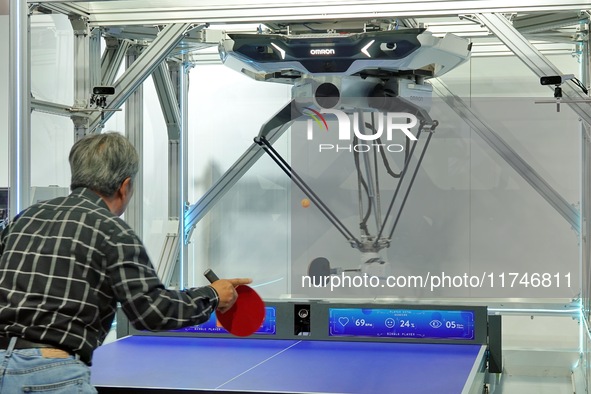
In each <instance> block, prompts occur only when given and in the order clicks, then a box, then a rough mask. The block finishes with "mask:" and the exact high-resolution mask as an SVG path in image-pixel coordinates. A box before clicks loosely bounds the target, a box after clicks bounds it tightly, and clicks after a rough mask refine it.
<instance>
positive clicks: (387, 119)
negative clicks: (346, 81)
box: [303, 107, 418, 153]
mask: <svg viewBox="0 0 591 394" xmlns="http://www.w3.org/2000/svg"><path fill="white" fill-rule="evenodd" d="M303 114H304V115H307V116H309V117H310V119H308V120H307V125H306V135H307V139H308V141H312V140H314V129H317V130H324V131H327V132H330V131H332V130H329V125H328V122H327V119H326V116H325V115H333V116H334V117H336V120H337V126H338V130H337V135H338V140H339V141H343V142H344V141H350V143H349V144H327V143H321V144H318V151H319V152H323V151H334V152H340V151H347V152H353V151H355V152H368V151H370V150H372V149H377V150H378V152H379V151H380V150H381V149H385V150H387V151H388V152H393V153H396V152H402V151H404V146H403V145H401V144H396V143H381V142H380V143H378V142H379V141H382V140H383V136H384V135H385V137H386V141H388V142H391V141H392V140H393V137H394V134H395V133H398V132H402V133H403V134H404V135H405V136H406V137H407V138H408V139H410V140H411V141H416V140H417V137H416V136H415V135H414V134H413V133H412V132H411V129H412V128H413V127H415V126H416V125H417V124H418V119H417V117H416V116H415V115H413V114H410V113H407V112H386V113H382V112H373V113H363V112H362V113H360V112H354V113H353V116H352V118H353V119H352V121H351V117H350V116H349V115H348V114H347V113H346V112H344V111H341V110H338V109H326V108H321V109H318V110H316V109H313V108H311V107H306V108H304V111H303ZM372 115H373V122H374V128H373V130H371V131H372V133H371V134H367V133H365V132H364V131H365V130H366V129H367V128H366V127H364V126H363V127H360V124H363V125H364V124H365V119H366V118H369V116H372ZM360 117H361V118H360ZM314 125H316V127H314ZM355 139H357V140H358V141H360V142H361V141H363V143H355V144H353V141H354V140H355Z"/></svg>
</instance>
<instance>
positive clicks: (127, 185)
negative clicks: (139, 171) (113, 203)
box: [119, 177, 133, 200]
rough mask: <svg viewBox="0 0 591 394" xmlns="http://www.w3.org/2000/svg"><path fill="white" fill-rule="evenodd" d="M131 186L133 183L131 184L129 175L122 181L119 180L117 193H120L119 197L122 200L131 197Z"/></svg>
mask: <svg viewBox="0 0 591 394" xmlns="http://www.w3.org/2000/svg"><path fill="white" fill-rule="evenodd" d="M132 187H133V185H132V184H131V177H127V178H125V180H123V182H121V186H120V187H119V193H121V197H122V198H123V199H124V200H126V199H129V197H131V193H132Z"/></svg>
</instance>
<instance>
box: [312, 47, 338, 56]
mask: <svg viewBox="0 0 591 394" xmlns="http://www.w3.org/2000/svg"><path fill="white" fill-rule="evenodd" d="M334 54H335V52H334V49H333V48H326V49H310V55H334Z"/></svg>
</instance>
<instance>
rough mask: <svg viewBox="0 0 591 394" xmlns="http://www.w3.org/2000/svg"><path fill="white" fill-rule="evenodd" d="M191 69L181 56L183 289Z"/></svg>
mask: <svg viewBox="0 0 591 394" xmlns="http://www.w3.org/2000/svg"><path fill="white" fill-rule="evenodd" d="M191 68H192V64H191V63H189V59H188V55H186V54H185V55H183V66H182V71H183V73H182V75H181V86H180V88H181V89H180V100H179V101H180V107H181V133H180V139H179V164H178V165H179V186H180V191H179V200H178V203H179V207H178V209H179V210H180V211H179V243H180V248H179V249H180V256H179V262H180V266H179V268H180V269H179V286H180V287H181V288H185V287H187V285H188V280H187V272H188V265H189V263H188V261H187V256H188V254H189V253H188V252H189V247H188V245H187V243H188V237H187V235H186V234H185V231H183V229H184V228H185V221H186V217H185V213H186V208H187V207H188V201H189V195H188V191H187V186H188V180H187V171H188V163H187V154H188V144H187V139H188V135H189V102H188V101H189V70H190V69H191Z"/></svg>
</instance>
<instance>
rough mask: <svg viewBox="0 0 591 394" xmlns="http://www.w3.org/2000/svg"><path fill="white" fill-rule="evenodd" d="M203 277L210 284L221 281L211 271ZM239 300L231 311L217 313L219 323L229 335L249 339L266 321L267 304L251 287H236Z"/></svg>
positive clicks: (206, 272)
mask: <svg viewBox="0 0 591 394" xmlns="http://www.w3.org/2000/svg"><path fill="white" fill-rule="evenodd" d="M203 275H205V277H206V278H207V280H209V282H210V283H213V282H215V281H216V280H219V278H218V276H217V275H216V274H215V273H214V272H213V271H212V270H211V269H208V270H206V271H205V272H204V273H203ZM236 293H238V298H237V299H236V302H235V303H234V305H232V307H231V308H230V309H228V310H227V311H226V312H224V313H221V312H219V311H216V313H215V314H216V317H217V319H218V322H220V324H221V325H222V327H224V328H225V329H226V330H227V331H228V332H229V333H231V334H234V335H236V336H238V337H247V336H249V335H252V334H253V333H254V332H255V331H256V330H258V329H259V328H260V327H261V325H262V324H263V320H265V303H264V302H263V300H262V299H261V297H260V296H259V295H258V293H257V292H256V291H254V290H253V289H252V288H251V287H249V286H246V285H239V286H236Z"/></svg>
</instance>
